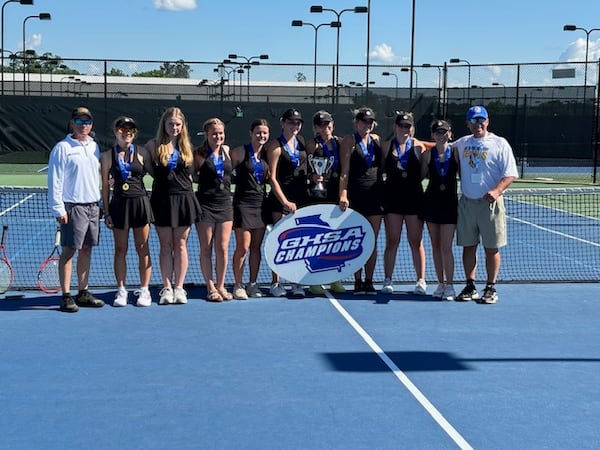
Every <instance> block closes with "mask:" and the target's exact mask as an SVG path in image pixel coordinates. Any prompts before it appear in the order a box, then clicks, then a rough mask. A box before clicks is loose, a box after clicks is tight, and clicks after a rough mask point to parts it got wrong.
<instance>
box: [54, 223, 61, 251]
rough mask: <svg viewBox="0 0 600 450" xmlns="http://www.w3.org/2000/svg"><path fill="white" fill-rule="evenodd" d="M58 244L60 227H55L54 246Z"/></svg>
mask: <svg viewBox="0 0 600 450" xmlns="http://www.w3.org/2000/svg"><path fill="white" fill-rule="evenodd" d="M59 244H60V227H56V235H55V236H54V246H55V247H58V245H59Z"/></svg>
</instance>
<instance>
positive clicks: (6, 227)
mask: <svg viewBox="0 0 600 450" xmlns="http://www.w3.org/2000/svg"><path fill="white" fill-rule="evenodd" d="M7 232H8V225H4V226H2V240H1V241H0V245H2V247H4V243H5V242H4V241H5V240H6V233H7Z"/></svg>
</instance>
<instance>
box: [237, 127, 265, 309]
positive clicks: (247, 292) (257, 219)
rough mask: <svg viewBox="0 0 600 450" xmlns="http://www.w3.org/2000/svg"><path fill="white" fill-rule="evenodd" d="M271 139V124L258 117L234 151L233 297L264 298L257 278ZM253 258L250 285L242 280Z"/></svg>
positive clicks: (250, 266) (263, 233) (262, 235)
mask: <svg viewBox="0 0 600 450" xmlns="http://www.w3.org/2000/svg"><path fill="white" fill-rule="evenodd" d="M268 140H269V123H268V122H267V121H266V120H265V119H257V120H254V121H253V122H252V124H251V125H250V142H249V143H248V144H246V145H242V146H240V147H236V148H234V149H233V150H232V151H231V161H232V163H233V167H234V170H235V193H234V194H233V229H234V232H235V243H236V246H235V252H234V254H233V262H232V264H233V277H234V280H235V286H234V287H233V298H237V299H240V300H244V299H247V298H248V297H262V293H261V292H260V289H259V287H258V285H257V284H256V280H257V278H258V271H259V269H260V261H261V245H262V241H263V237H264V235H265V222H264V221H263V207H264V202H265V198H266V189H265V183H266V181H267V179H268V175H269V173H268V172H269V170H268V166H267V162H266V161H265V160H264V147H265V144H266V143H267V141H268ZM247 256H248V257H249V270H250V284H248V285H247V286H244V284H243V283H242V278H243V273H244V262H245V260H246V257H247Z"/></svg>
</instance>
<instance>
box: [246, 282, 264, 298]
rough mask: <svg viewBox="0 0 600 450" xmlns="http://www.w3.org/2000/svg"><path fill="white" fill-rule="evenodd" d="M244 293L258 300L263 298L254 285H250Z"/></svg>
mask: <svg viewBox="0 0 600 450" xmlns="http://www.w3.org/2000/svg"><path fill="white" fill-rule="evenodd" d="M246 293H247V294H248V297H254V298H259V297H262V296H263V295H262V292H260V288H259V287H258V284H256V283H250V284H249V285H248V288H247V289H246Z"/></svg>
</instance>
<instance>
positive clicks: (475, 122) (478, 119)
mask: <svg viewBox="0 0 600 450" xmlns="http://www.w3.org/2000/svg"><path fill="white" fill-rule="evenodd" d="M486 120H487V119H486V118H485V117H473V118H472V119H469V122H471V123H472V124H473V125H481V124H482V123H485V121H486Z"/></svg>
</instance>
